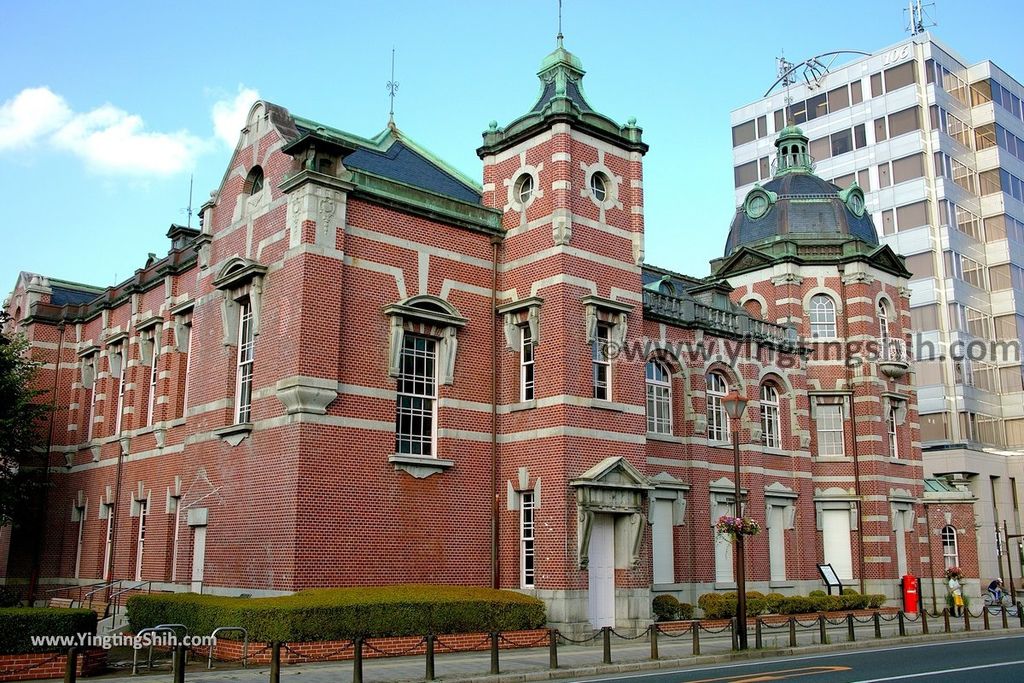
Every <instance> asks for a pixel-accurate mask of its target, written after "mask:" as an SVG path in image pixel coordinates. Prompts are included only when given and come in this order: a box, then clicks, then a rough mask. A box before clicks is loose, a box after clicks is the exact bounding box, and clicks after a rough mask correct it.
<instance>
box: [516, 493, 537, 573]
mask: <svg viewBox="0 0 1024 683" xmlns="http://www.w3.org/2000/svg"><path fill="white" fill-rule="evenodd" d="M535 501H536V498H535V496H534V492H533V491H523V492H522V493H520V494H519V557H520V577H519V578H520V585H521V587H522V588H534V587H535V586H536V581H537V564H536V562H537V555H536V547H535V540H536V539H535V533H534V532H535V530H536V514H537V507H536V505H535V504H534V503H535Z"/></svg>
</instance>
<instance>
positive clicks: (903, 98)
mask: <svg viewBox="0 0 1024 683" xmlns="http://www.w3.org/2000/svg"><path fill="white" fill-rule="evenodd" d="M831 59H832V57H823V58H818V59H811V60H808V61H807V62H805V63H804V64H803V65H800V66H797V67H795V68H794V69H793V70H791V71H790V72H789V75H788V77H785V76H784V75H783V74H780V80H779V81H778V82H776V84H775V85H774V86H773V87H772V89H771V90H770V91H769V93H768V94H767V95H766V96H764V97H762V98H761V99H758V100H756V101H754V102H752V103H750V104H747V105H745V106H743V107H740V108H739V109H736V110H735V111H733V112H732V124H733V127H732V141H733V158H734V167H735V184H736V201H737V204H739V203H740V202H742V201H743V199H744V198H745V197H746V196H747V194H748V193H749V192H750V190H751V188H752V187H754V185H755V183H761V184H763V183H765V182H766V181H767V180H768V179H770V178H771V175H772V172H773V171H772V169H771V167H770V163H769V161H770V159H772V158H773V152H774V148H773V142H774V139H775V136H776V135H777V133H778V131H780V130H781V129H782V128H783V127H784V126H785V125H786V124H787V121H788V120H790V119H792V121H793V122H795V123H796V124H798V125H799V126H801V128H802V129H803V130H804V132H805V133H806V134H807V135H808V137H809V138H810V154H811V156H812V157H813V160H814V163H815V173H816V174H817V175H819V176H820V177H822V178H828V179H831V180H832V182H833V183H835V185H837V186H838V187H840V188H848V187H851V186H853V185H854V184H856V185H857V186H859V187H860V188H861V189H862V190H863V191H864V194H865V198H866V202H867V209H868V211H869V212H870V213H871V214H872V215H873V216H874V220H875V224H876V225H877V226H878V228H879V232H880V233H881V234H880V237H881V240H882V242H883V243H885V244H888V245H890V246H891V247H892V248H893V250H894V251H896V252H897V253H900V254H903V255H905V256H906V257H907V268H908V269H909V270H910V271H912V273H913V277H912V279H911V282H910V289H911V291H912V295H911V300H910V304H911V308H910V316H911V321H910V325H909V327H911V328H912V329H913V330H915V331H916V334H915V338H914V344H913V347H914V348H912V350H911V351H912V353H913V354H914V356H915V361H916V362H915V364H914V370H915V383H916V385H917V389H918V396H919V400H920V412H921V441H922V447H923V451H924V462H925V474H926V476H944V477H947V478H948V479H950V480H951V481H954V482H957V483H958V484H959V485H966V486H967V487H968V488H969V489H970V491H971V492H972V493H973V494H974V495H975V496H976V497H977V499H978V502H977V503H976V519H977V520H978V522H977V524H978V529H977V534H978V544H979V553H980V556H981V558H980V559H981V565H980V568H981V573H982V576H983V577H985V576H991V577H995V576H1003V577H1004V578H1005V572H1007V571H1010V572H1011V573H1012V574H1013V576H1015V577H1017V578H1018V579H1019V578H1020V575H1021V574H1020V571H1021V563H1020V562H1019V561H1016V562H1014V564H1013V566H1012V567H1008V566H1007V554H1006V553H1005V545H1006V538H1004V537H1001V536H1000V534H999V533H998V530H1000V529H1001V528H1002V523H1003V520H1006V521H1007V525H1008V528H1009V533H1010V535H1011V536H1012V535H1014V534H1020V533H1021V518H1020V513H1019V508H1018V500H1019V495H1018V481H1019V480H1020V479H1021V478H1022V477H1024V466H1022V463H1024V455H1022V452H1024V393H1022V390H1024V386H1022V375H1021V360H1020V357H1019V354H1018V353H1017V345H1018V344H1019V341H1020V339H1021V337H1022V336H1024V106H1022V104H1021V102H1022V99H1024V86H1022V85H1021V84H1020V83H1019V82H1018V81H1016V80H1015V79H1014V78H1012V77H1011V76H1009V75H1008V74H1007V73H1006V72H1004V71H1002V70H1001V69H1000V68H999V67H998V66H996V65H995V64H993V63H992V62H990V61H982V62H978V63H974V64H972V63H970V62H968V61H966V60H965V59H963V58H962V57H960V56H958V55H957V53H956V52H955V51H953V50H952V49H951V48H949V47H948V46H947V45H945V44H943V43H942V42H940V41H939V40H937V39H936V38H935V37H934V36H933V35H931V34H929V33H927V32H918V33H916V34H914V35H912V36H909V37H907V38H906V39H905V40H902V41H900V42H899V43H897V44H895V45H890V46H888V47H886V48H884V49H882V50H879V51H877V52H874V53H873V54H870V55H863V56H858V57H857V58H855V59H854V60H853V61H848V62H846V63H843V64H842V65H841V66H833V67H831V68H826V65H827V64H829V63H830V61H831ZM783 71H784V72H785V71H786V69H783ZM767 85H768V83H766V86H767ZM787 105H788V107H787ZM1011 541H1012V542H1013V543H1014V544H1016V540H1015V539H1011ZM1014 557H1016V553H1014Z"/></svg>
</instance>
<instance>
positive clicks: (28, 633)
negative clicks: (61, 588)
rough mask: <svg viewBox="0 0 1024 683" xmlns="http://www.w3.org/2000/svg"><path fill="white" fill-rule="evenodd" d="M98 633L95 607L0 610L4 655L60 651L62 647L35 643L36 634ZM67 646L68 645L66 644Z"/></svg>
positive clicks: (1, 643) (68, 634) (0, 648)
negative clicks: (93, 608)
mask: <svg viewBox="0 0 1024 683" xmlns="http://www.w3.org/2000/svg"><path fill="white" fill-rule="evenodd" d="M79 633H88V634H94V633H96V613H95V612H93V611H92V610H91V609H60V608H50V607H5V608H2V609H0V654H5V655H6V654H24V653H28V652H56V651H58V650H62V649H65V648H64V647H59V646H42V645H40V646H33V645H32V640H31V638H32V636H58V637H59V636H70V637H76V636H78V634H79ZM65 647H66V646H65Z"/></svg>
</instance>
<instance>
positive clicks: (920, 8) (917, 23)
mask: <svg viewBox="0 0 1024 683" xmlns="http://www.w3.org/2000/svg"><path fill="white" fill-rule="evenodd" d="M929 7H930V8H932V9H933V10H934V9H935V3H934V2H930V3H928V4H927V5H925V4H922V3H921V0H916V1H915V0H907V8H906V9H905V10H903V14H904V16H905V17H906V18H907V23H906V25H905V26H904V29H903V30H905V31H909V32H910V35H912V36H916V35H917V34H918V33H924V32H925V31H926V30H928V29H929V28H931V27H932V26H935V25H936V24H937V22H936V21H935V20H934V19H932V18H931V17H930V16H928V12H927V8H929Z"/></svg>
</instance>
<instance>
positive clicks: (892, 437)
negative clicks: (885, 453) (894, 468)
mask: <svg viewBox="0 0 1024 683" xmlns="http://www.w3.org/2000/svg"><path fill="white" fill-rule="evenodd" d="M885 426H886V432H888V435H889V457H890V458H898V457H900V451H899V437H898V436H897V432H896V408H895V407H892V406H890V407H889V414H888V415H886V417H885Z"/></svg>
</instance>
